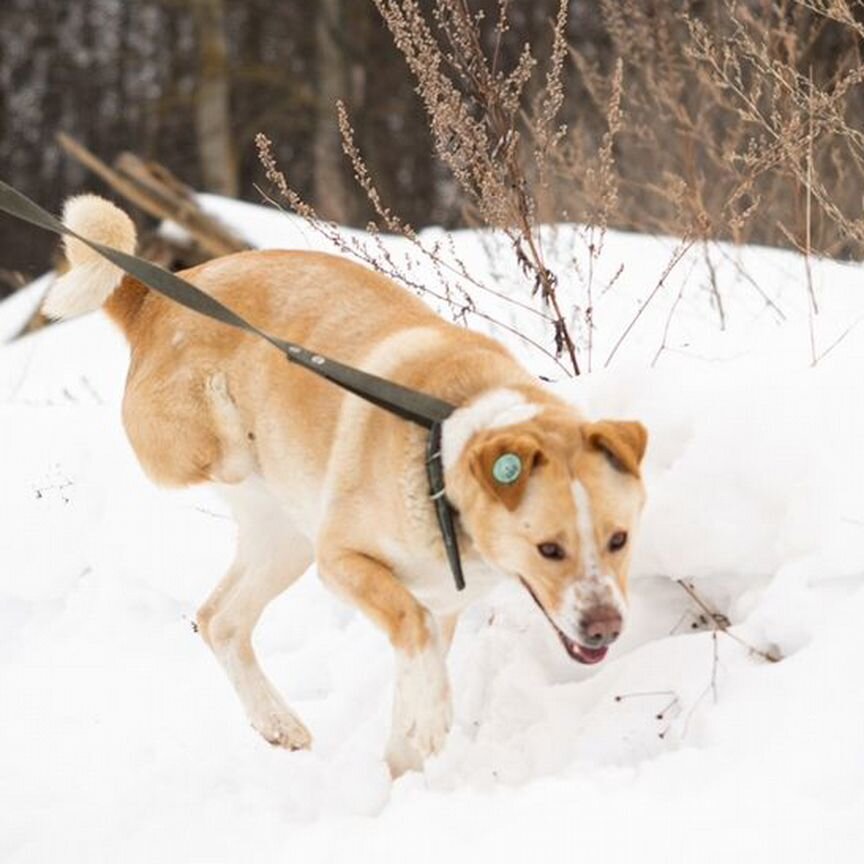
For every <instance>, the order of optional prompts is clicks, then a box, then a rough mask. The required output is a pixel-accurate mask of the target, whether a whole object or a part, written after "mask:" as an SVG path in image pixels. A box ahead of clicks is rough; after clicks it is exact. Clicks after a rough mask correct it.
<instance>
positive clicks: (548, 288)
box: [259, 0, 580, 375]
mask: <svg viewBox="0 0 864 864" xmlns="http://www.w3.org/2000/svg"><path fill="white" fill-rule="evenodd" d="M373 2H374V3H375V5H376V7H377V9H378V11H379V12H380V14H381V16H382V18H383V20H384V22H385V24H386V25H387V27H388V28H389V30H390V32H391V34H392V36H393V40H394V42H395V45H396V47H397V48H398V50H399V51H400V52H401V53H402V54H403V56H404V57H405V60H406V62H407V63H408V66H409V68H410V69H411V71H412V72H413V74H414V76H415V78H416V80H417V93H418V96H419V97H420V99H421V101H422V102H423V105H424V107H425V109H426V113H427V118H428V121H429V128H430V131H431V134H432V139H433V144H434V149H435V153H436V155H437V157H438V158H439V159H440V160H441V161H442V162H443V164H444V165H445V166H446V167H447V168H448V169H449V171H450V173H451V174H452V176H453V178H454V179H455V180H456V183H457V184H458V186H459V188H460V189H461V192H462V194H463V196H464V197H465V200H466V201H467V202H468V203H469V205H470V206H471V207H472V209H473V211H474V212H475V213H476V214H477V215H478V216H479V218H480V220H481V221H482V222H483V224H485V225H486V226H488V227H490V228H492V229H497V230H499V231H501V232H503V233H504V234H505V235H506V237H507V238H508V240H509V243H510V245H511V248H512V249H513V251H514V253H515V256H516V260H517V262H518V264H519V268H520V270H521V271H522V273H523V274H524V275H525V276H526V277H527V278H528V279H529V280H530V283H531V294H532V295H539V297H540V299H541V302H542V306H543V308H542V310H539V309H537V308H536V307H535V306H533V305H531V304H530V303H529V302H524V301H521V300H518V299H516V298H513V297H511V296H509V295H507V294H504V293H502V292H498V291H495V290H494V289H493V288H490V287H489V286H487V285H485V284H483V283H481V282H480V281H479V280H478V279H477V278H476V277H474V276H473V275H472V273H471V271H470V268H469V267H467V266H466V265H465V263H464V262H463V261H461V260H460V259H459V257H458V256H456V255H454V254H453V249H452V245H448V246H447V248H445V246H443V245H435V246H433V248H427V247H426V246H425V245H424V244H423V243H421V241H420V239H419V237H418V236H417V234H416V232H415V231H414V230H413V229H412V227H411V226H410V225H408V224H406V223H405V222H404V221H403V220H401V219H400V218H399V217H398V216H397V215H396V214H394V213H393V212H392V211H391V210H390V209H389V208H388V207H387V206H386V205H385V204H384V202H383V201H382V199H381V196H380V194H379V192H378V190H377V188H376V186H375V183H374V181H373V180H372V178H371V176H370V173H369V171H368V169H367V166H366V164H365V161H364V159H363V157H362V154H361V152H360V150H359V148H358V147H357V145H356V142H355V136H354V130H353V128H352V127H351V123H350V119H349V117H348V113H347V110H346V109H345V107H344V105H342V104H340V105H338V106H337V111H338V116H339V128H340V132H341V135H342V144H343V150H344V151H345V154H346V156H347V157H348V159H349V161H350V162H351V165H352V168H353V170H354V176H355V179H356V181H357V182H358V184H359V185H360V186H361V187H362V189H363V190H364V192H365V193H366V196H367V198H368V200H369V202H370V204H371V205H372V208H373V210H374V212H375V216H376V219H375V221H374V222H373V223H371V224H370V225H368V226H367V230H369V232H370V233H371V234H372V235H373V238H376V239H377V244H376V246H377V248H375V250H374V252H372V251H371V250H370V249H369V248H368V247H365V246H364V244H362V243H358V242H355V241H353V240H346V239H345V238H341V237H340V238H337V236H336V235H337V234H338V233H339V232H338V229H337V228H336V226H335V225H332V224H330V223H326V222H323V221H322V220H319V219H317V216H316V215H315V214H314V211H313V210H312V208H311V207H309V205H308V204H306V203H305V202H303V201H302V199H301V197H300V196H299V195H298V194H297V193H296V192H295V191H293V190H291V189H290V188H289V187H288V184H287V183H285V182H284V177H283V178H282V183H281V184H280V182H279V181H278V180H277V179H275V178H277V177H278V176H279V172H278V168H277V166H276V165H275V161H274V160H273V156H272V149H271V148H270V146H269V142H266V139H263V138H260V137H259V151H260V153H261V157H262V162H263V164H264V167H265V169H266V170H267V174H268V177H269V179H271V181H273V182H274V183H275V185H276V187H277V189H278V190H279V192H280V194H281V195H282V196H283V197H284V198H285V199H286V201H287V202H288V205H289V206H290V207H291V209H293V210H294V211H295V212H297V213H299V214H300V215H302V216H304V217H305V218H307V219H308V220H310V221H311V222H312V223H313V224H314V225H315V226H316V227H317V228H318V229H319V230H322V229H323V231H324V233H326V234H327V236H328V239H330V240H331V241H332V242H335V243H336V245H337V246H338V247H339V248H341V249H344V250H345V251H350V252H351V253H352V254H355V255H358V256H359V257H360V258H361V259H362V260H364V261H365V262H366V263H369V264H370V265H372V266H373V267H376V268H377V269H379V270H382V272H386V273H387V274H388V275H391V276H394V277H395V278H398V279H401V281H403V282H406V284H408V285H409V286H410V287H412V288H414V290H416V291H418V292H421V293H426V294H431V295H432V296H438V297H439V299H442V300H443V301H444V302H446V303H447V304H448V305H449V306H450V309H451V314H452V315H453V317H454V318H455V319H456V320H460V319H461V320H463V321H464V320H465V316H466V315H468V314H472V315H479V316H480V317H486V318H487V319H488V320H490V321H492V322H493V323H495V324H497V325H498V326H501V327H503V328H504V329H507V330H509V331H510V332H512V333H514V334H515V335H518V336H519V337H520V338H523V339H525V338H526V337H525V336H524V334H523V333H522V332H520V331H519V329H518V328H515V327H513V326H511V325H508V324H506V323H504V322H502V321H501V320H500V319H496V318H494V317H492V316H488V315H485V314H484V313H481V312H480V310H479V309H478V306H477V304H476V303H475V302H474V301H473V299H472V298H471V296H470V295H469V293H468V291H467V290H466V286H468V288H470V289H472V290H473V289H477V291H482V292H487V293H490V294H494V295H495V296H496V297H498V299H500V300H502V301H504V302H506V303H508V304H513V305H515V306H517V307H518V308H519V311H520V314H521V313H525V314H530V315H534V316H539V317H540V318H541V319H542V320H543V321H545V322H547V323H548V325H549V327H550V330H551V337H552V342H553V346H554V347H553V348H552V349H551V350H549V349H546V348H542V346H539V344H538V343H537V342H536V341H534V340H530V339H529V340H527V341H529V342H530V344H532V345H533V346H534V347H535V348H540V349H541V350H542V351H543V353H544V354H545V355H546V356H547V357H550V358H551V359H553V360H554V361H555V363H556V365H557V366H558V368H559V369H561V370H562V371H563V372H564V373H565V374H570V375H574V374H575V375H578V374H579V372H580V365H579V360H578V356H577V346H576V344H575V341H574V339H573V337H572V335H571V333H570V329H569V327H568V323H567V319H566V317H565V314H564V310H563V309H562V305H561V300H560V298H559V295H558V290H557V289H558V278H557V276H556V274H555V273H554V272H553V271H552V270H551V269H550V267H549V266H548V265H547V263H546V259H545V253H544V249H543V244H542V242H541V238H540V230H539V229H540V226H539V224H538V221H537V201H536V196H535V194H534V192H533V188H532V180H531V177H529V173H531V174H532V175H533V176H536V177H537V178H540V177H541V175H543V174H544V172H545V170H546V165H547V163H548V162H549V161H550V160H551V158H552V157H553V155H554V152H555V149H556V147H557V146H558V143H559V142H560V140H561V138H562V137H563V135H564V129H563V127H556V122H557V118H558V115H559V113H560V110H561V106H562V104H563V102H564V89H563V83H562V77H563V74H564V66H565V61H566V58H567V50H568V49H567V43H566V39H565V28H566V24H567V6H568V3H567V0H561V2H560V5H559V9H558V14H557V16H556V19H555V22H554V24H553V28H552V30H553V39H552V50H551V56H550V59H549V64H548V68H547V71H546V76H545V82H544V84H543V86H542V87H541V88H540V90H539V92H538V93H537V94H536V95H535V98H534V99H533V100H532V102H531V104H530V105H529V104H528V103H529V100H528V94H527V89H526V88H527V85H528V83H529V81H530V80H531V78H532V74H533V72H534V69H535V67H536V65H537V63H536V60H535V59H534V57H533V56H532V53H531V50H530V48H529V46H527V45H526V46H525V47H524V49H523V50H522V52H521V54H520V55H519V58H518V60H517V61H516V63H515V65H514V66H513V68H511V69H509V70H504V69H502V57H503V52H502V50H501V46H502V42H503V40H504V38H505V34H506V33H507V31H508V29H509V22H508V18H507V6H508V2H507V0H500V3H499V15H498V20H497V22H496V23H495V25H494V48H493V49H492V50H491V52H490V53H491V56H487V53H486V51H485V50H484V47H483V43H482V32H481V31H482V27H481V23H482V15H480V14H478V13H474V12H472V11H471V9H470V7H469V5H468V2H467V0H434V3H433V5H432V13H431V16H430V17H429V18H427V16H426V15H425V14H424V12H423V11H422V9H421V7H420V5H419V3H418V2H416V0H373ZM527 165H531V166H532V171H531V172H529V171H528V169H527V168H526V166H527ZM381 231H387V232H391V233H394V234H397V235H400V236H402V237H404V238H406V239H408V240H409V241H410V242H411V243H412V244H413V246H414V248H415V250H417V251H418V252H419V253H420V255H421V256H424V257H425V259H426V260H427V262H428V263H431V265H432V267H433V269H434V271H435V273H436V275H437V277H438V280H439V285H440V291H437V292H436V291H435V290H434V289H430V288H428V286H423V285H420V284H419V283H418V282H417V280H416V279H412V278H411V275H410V272H409V271H410V269H411V268H410V266H409V265H408V264H407V263H404V264H402V265H401V266H400V265H398V264H397V262H394V261H393V260H392V257H391V256H389V255H388V254H387V252H386V249H385V247H384V245H383V244H382V243H381V242H380V237H379V236H378V235H379V232H381ZM361 247H363V248H361ZM562 359H563V360H566V365H565V364H564V363H563V362H562Z"/></svg>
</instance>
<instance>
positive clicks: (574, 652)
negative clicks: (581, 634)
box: [519, 576, 609, 666]
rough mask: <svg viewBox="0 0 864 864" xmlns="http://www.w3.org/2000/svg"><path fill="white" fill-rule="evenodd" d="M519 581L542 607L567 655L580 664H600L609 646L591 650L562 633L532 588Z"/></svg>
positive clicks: (523, 581)
mask: <svg viewBox="0 0 864 864" xmlns="http://www.w3.org/2000/svg"><path fill="white" fill-rule="evenodd" d="M519 581H520V582H521V583H522V584H523V585H524V586H525V590H526V591H527V592H528V593H529V594H530V595H531V597H532V599H533V600H534V602H535V603H536V604H537V605H538V606H539V607H540V611H541V612H542V613H543V614H544V615H545V616H546V620H547V621H548V622H549V623H550V624H551V625H552V626H553V627H554V628H555V632H556V633H557V634H558V638H559V639H560V640H561V644H562V645H563V646H564V649H565V650H566V651H567V653H568V654H569V655H570V656H571V657H572V658H573V659H574V660H577V661H578V662H579V663H585V664H586V665H589V666H590V665H591V664H593V663H599V662H600V661H601V660H602V659H603V658H604V657H605V656H606V654H607V652H608V651H609V648H608V647H607V646H605V645H604V646H603V647H602V648H589V647H588V646H587V645H580V644H579V643H578V642H577V641H576V640H575V639H571V638H570V637H569V636H566V635H565V634H564V633H562V632H561V628H560V627H559V626H558V625H557V624H556V623H555V622H554V621H553V620H552V616H551V615H550V614H549V613H548V612H547V611H546V607H545V606H544V605H543V604H542V603H541V602H540V601H539V600H538V599H537V595H536V594H535V593H534V592H533V591H532V590H531V586H530V585H529V584H528V583H527V582H526V581H525V580H524V579H523V578H522V577H521V576H520V577H519Z"/></svg>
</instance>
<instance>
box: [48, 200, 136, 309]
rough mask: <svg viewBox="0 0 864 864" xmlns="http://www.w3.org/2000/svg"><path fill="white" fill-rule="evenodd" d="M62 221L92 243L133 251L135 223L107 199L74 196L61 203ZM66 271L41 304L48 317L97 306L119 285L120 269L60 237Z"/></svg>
mask: <svg viewBox="0 0 864 864" xmlns="http://www.w3.org/2000/svg"><path fill="white" fill-rule="evenodd" d="M63 224H64V225H66V226H67V227H69V228H71V229H72V230H73V231H74V232H75V233H76V234H80V235H81V236H82V237H86V238H87V239H88V240H92V241H94V242H95V243H101V244H103V245H104V246H110V247H112V248H113V249H118V250H120V251H121V252H128V253H129V254H134V252H135V240H136V238H135V225H134V224H133V222H132V220H131V219H130V218H129V217H128V216H127V215H126V214H125V213H124V212H123V211H122V210H121V209H120V208H119V207H115V206H114V205H113V204H112V203H111V202H110V201H106V200H105V199H104V198H100V197H99V196H98V195H78V196H77V197H75V198H69V199H68V200H67V201H66V203H65V204H64V206H63ZM63 243H64V247H65V249H66V258H67V260H68V261H69V271H68V272H67V273H64V274H63V276H61V277H60V278H59V279H58V280H57V281H56V282H55V283H54V284H53V285H52V286H51V290H50V291H49V292H48V296H47V297H46V298H45V301H44V302H43V304H42V311H43V313H44V314H45V315H47V316H48V317H49V318H71V317H73V316H75V315H81V314H83V313H84V312H92V311H93V310H94V309H98V308H99V307H100V306H101V305H102V304H103V303H104V302H105V301H106V300H107V299H108V298H109V297H110V296H111V292H112V291H113V290H114V289H115V288H116V287H117V286H118V285H119V284H120V281H121V280H122V278H123V271H122V270H121V269H120V268H119V267H117V266H116V265H115V264H112V263H111V262H110V261H108V259H107V258H103V257H102V256H101V255H99V253H98V252H94V251H93V250H92V249H90V247H89V246H85V245H84V244H83V243H82V242H81V241H80V240H75V239H73V238H70V237H66V238H64V241H63Z"/></svg>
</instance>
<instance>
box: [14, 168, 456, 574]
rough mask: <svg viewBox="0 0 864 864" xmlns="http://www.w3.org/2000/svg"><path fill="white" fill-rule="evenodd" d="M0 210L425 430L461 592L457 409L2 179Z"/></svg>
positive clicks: (433, 491)
mask: <svg viewBox="0 0 864 864" xmlns="http://www.w3.org/2000/svg"><path fill="white" fill-rule="evenodd" d="M0 210H2V211H4V212H6V213H8V214H9V215H10V216H15V217H16V218H18V219H22V220H23V221H25V222H29V223H31V224H32V225H36V226H37V227H39V228H44V229H45V230H46V231H53V232H54V233H55V234H61V235H64V234H65V235H66V236H68V237H73V238H74V239H76V240H80V241H81V242H82V243H84V244H85V245H86V246H89V247H90V248H91V249H92V250H93V251H94V252H98V253H99V254H100V255H101V256H102V257H103V258H107V259H108V260H109V261H111V263H112V264H116V265H117V266H118V267H119V268H120V269H121V270H123V271H125V272H126V273H128V274H129V275H130V276H132V277H134V278H135V279H137V280H138V281H139V282H142V283H143V284H144V285H146V286H147V287H148V288H150V289H152V290H153V291H156V292H158V293H159V294H162V295H163V296H165V297H167V298H169V299H170V300H173V301H175V302H176V303H179V304H181V305H182V306H185V307H186V308H187V309H191V310H192V311H194V312H198V313H200V314H201V315H206V316H207V317H208V318H213V319H214V320H216V321H220V322H222V323H223V324H227V325H229V326H230V327H236V328H238V329H239V330H245V331H246V332H247V333H252V334H254V335H256V336H259V337H260V338H261V339H266V340H267V341H268V342H269V343H270V344H271V345H273V346H274V347H275V348H277V349H278V350H279V351H281V352H282V353H283V354H284V355H285V357H286V359H287V360H288V361H289V362H290V363H295V364H297V365H298V366H302V367H303V368H304V369H308V370H309V371H310V372H314V373H315V374H316V375H319V376H320V377H322V378H326V379H327V380H328V381H331V382H332V383H334V384H337V385H338V386H339V387H342V388H343V389H345V390H348V391H349V392H350V393H353V394H354V395H355V396H359V397H360V398H361V399H365V400H366V401H367V402H371V403H372V404H373V405H377V406H378V407H379V408H382V409H384V410H385V411H389V412H390V413H391V414H395V415H396V416H397V417H401V418H402V419H403V420H409V421H411V422H412V423H416V424H417V425H419V426H422V427H423V428H424V429H428V430H429V438H428V443H427V447H426V473H427V476H428V478H429V487H430V495H431V497H432V499H433V501H434V504H435V513H436V515H437V517H438V525H439V527H440V529H441V536H442V539H443V541H444V546H445V549H446V551H447V560H448V561H449V563H450V570H451V571H452V573H453V579H454V581H455V583H456V588H457V590H459V591H461V590H462V589H463V588H464V587H465V577H464V575H463V573H462V561H461V557H460V555H459V544H458V540H457V536H456V527H455V522H454V514H453V508H452V506H451V505H450V502H449V501H448V500H447V496H446V494H445V489H444V466H443V464H442V461H441V424H442V423H443V422H444V420H446V419H447V418H448V417H449V416H450V415H451V414H452V413H453V412H454V411H455V410H456V406H454V405H451V404H450V403H449V402H444V401H443V400H441V399H437V398H436V397H434V396H430V395H428V394H427V393H421V392H419V391H417V390H412V389H411V388H409V387H403V386H402V385H401V384H397V383H395V382H394V381H388V380H387V379H386V378H379V377H378V376H377V375H371V374H370V373H368V372H364V371H363V370H362V369H356V368H354V367H353V366H346V365H345V364H344V363H340V362H339V361H338V360H333V359H331V358H330V357H325V356H323V355H321V354H316V353H314V352H312V351H309V350H308V349H306V348H304V347H303V346H302V345H295V344H294V343H293V342H287V341H285V340H284V339H279V338H278V337H276V336H272V335H270V334H269V333H266V332H265V331H263V330H259V329H258V328H257V327H255V326H254V325H253V324H250V323H249V322H248V321H246V320H245V319H244V318H241V317H240V316H239V315H238V314H237V313H236V312H234V311H232V310H231V309H229V308H228V307H227V306H225V305H223V304H222V303H220V302H219V301H218V300H216V298H215V297H211V296H210V295H209V294H205V293H204V292H203V291H201V290H200V289H199V288H196V287H195V286H194V285H192V284H191V283H190V282H187V281H186V280H185V279H181V278H180V277H179V276H175V275H174V274H173V273H169V272H168V271H167V270H164V269H162V268H161V267H158V266H157V265H155V264H152V263H150V262H149V261H145V260H144V259H143V258H138V257H136V256H135V255H128V254H127V253H125V252H120V251H119V250H117V249H112V248H111V247H110V246H104V245H102V244H101V243H94V242H93V241H91V240H88V239H87V238H86V237H81V236H80V235H79V234H76V233H75V232H74V231H72V230H70V229H69V228H67V227H66V226H65V225H64V224H63V223H62V222H61V221H60V220H59V219H57V218H55V217H54V216H52V215H51V214H50V213H49V212H48V211H47V210H43V209H42V208H41V207H40V206H39V205H38V204H36V203H35V202H33V201H31V200H30V199H29V198H27V197H26V196H25V195H22V194H21V193H20V192H18V191H17V190H16V189H13V188H12V187H11V186H9V185H8V184H7V183H4V182H3V181H2V180H0Z"/></svg>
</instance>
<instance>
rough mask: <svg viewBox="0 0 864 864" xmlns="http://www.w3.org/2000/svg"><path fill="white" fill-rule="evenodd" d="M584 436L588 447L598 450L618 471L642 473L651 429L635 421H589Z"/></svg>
mask: <svg viewBox="0 0 864 864" xmlns="http://www.w3.org/2000/svg"><path fill="white" fill-rule="evenodd" d="M582 436H583V438H584V439H585V443H586V444H587V445H588V447H590V448H592V449H594V450H599V451H600V452H601V453H603V454H604V455H605V456H606V458H607V459H608V460H609V462H610V463H611V465H612V467H613V468H615V469H616V470H618V471H623V472H626V473H627V474H633V475H634V476H635V477H638V476H639V463H640V462H641V461H642V457H643V456H644V455H645V446H646V445H647V443H648V432H647V431H646V430H645V427H644V426H643V425H642V424H641V423H638V422H637V421H635V420H600V421H599V422H597V423H586V424H585V425H584V426H583V427H582Z"/></svg>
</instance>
